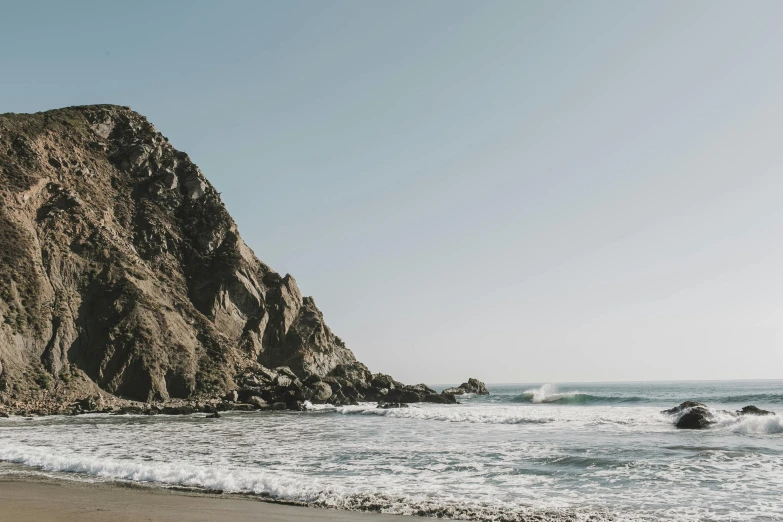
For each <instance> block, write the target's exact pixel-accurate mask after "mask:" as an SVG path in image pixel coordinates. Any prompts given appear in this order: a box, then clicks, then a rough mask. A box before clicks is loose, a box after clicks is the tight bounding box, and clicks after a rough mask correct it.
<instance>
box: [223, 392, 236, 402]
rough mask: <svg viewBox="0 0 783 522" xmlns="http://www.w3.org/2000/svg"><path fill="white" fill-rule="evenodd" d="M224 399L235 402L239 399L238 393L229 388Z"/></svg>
mask: <svg viewBox="0 0 783 522" xmlns="http://www.w3.org/2000/svg"><path fill="white" fill-rule="evenodd" d="M223 400H224V401H229V402H237V401H238V400H239V393H237V391H236V390H231V391H230V392H228V393H227V394H226V395H225V396H224V397H223Z"/></svg>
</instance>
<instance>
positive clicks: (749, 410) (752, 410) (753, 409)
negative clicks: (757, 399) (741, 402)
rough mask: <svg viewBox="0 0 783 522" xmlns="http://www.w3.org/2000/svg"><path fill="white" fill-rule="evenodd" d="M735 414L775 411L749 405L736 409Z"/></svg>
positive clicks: (769, 413)
mask: <svg viewBox="0 0 783 522" xmlns="http://www.w3.org/2000/svg"><path fill="white" fill-rule="evenodd" d="M737 415H775V413H774V412H771V411H767V410H762V409H761V408H758V407H756V406H753V405H750V406H745V407H743V408H742V409H741V410H738V411H737Z"/></svg>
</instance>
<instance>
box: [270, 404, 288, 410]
mask: <svg viewBox="0 0 783 522" xmlns="http://www.w3.org/2000/svg"><path fill="white" fill-rule="evenodd" d="M272 409H273V410H284V409H286V404H285V403H284V402H276V403H274V404H272Z"/></svg>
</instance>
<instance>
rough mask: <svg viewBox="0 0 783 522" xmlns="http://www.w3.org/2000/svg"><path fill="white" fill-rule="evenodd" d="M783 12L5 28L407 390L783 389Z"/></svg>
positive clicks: (630, 5) (75, 12)
mask: <svg viewBox="0 0 783 522" xmlns="http://www.w3.org/2000/svg"><path fill="white" fill-rule="evenodd" d="M781 27H783V2H777V1H775V2H763V1H754V2H747V3H745V2H720V1H704V2H700V1H689V2H679V1H678V2H667V1H655V2H646V3H644V2H627V1H625V0H623V1H617V2H608V1H594V2H565V1H562V2H545V1H541V2H523V1H511V2H500V1H495V2H475V1H471V2H462V1H454V0H448V1H434V0H429V1H427V2H415V1H407V2H404V1H402V2H385V3H381V2H366V1H360V2H321V1H308V2H296V1H293V2H288V1H287V2H260V1H252V2H241V1H233V2H197V1H187V2H135V3H133V4H128V3H120V2H98V1H96V2H67V3H66V2H50V3H43V2H34V1H30V2H24V3H23V2H0V78H1V79H0V112H36V111H41V110H46V109H51V108H57V107H62V106H68V105H79V104H92V103H116V104H123V105H129V106H131V107H132V108H133V109H135V110H137V111H139V112H141V113H142V114H144V115H146V116H147V117H148V118H149V119H150V121H152V122H153V123H154V124H155V125H156V126H157V127H158V129H159V130H160V131H161V132H163V133H164V134H165V135H166V136H168V137H169V139H170V140H171V141H172V143H173V144H174V145H175V146H176V147H177V148H179V149H181V150H184V151H186V152H188V153H189V154H190V156H191V157H192V158H193V160H194V161H195V162H196V163H197V164H198V165H199V166H200V167H201V168H202V170H203V171H204V172H205V173H206V175H207V177H208V178H209V179H210V181H211V182H212V183H213V184H214V185H215V186H216V187H217V189H218V190H219V191H221V192H222V194H223V199H224V200H225V202H226V205H227V207H228V209H229V211H230V212H231V213H232V215H233V216H234V217H235V219H236V221H237V222H238V224H239V227H240V231H241V233H242V235H243V237H244V238H245V240H246V242H247V243H248V244H249V245H250V246H251V247H252V248H253V249H254V250H255V252H256V254H257V255H258V256H259V257H260V258H261V259H262V260H264V261H265V262H266V263H268V264H270V265H271V266H272V267H273V268H275V269H276V270H277V271H279V272H282V273H285V272H290V273H291V274H293V275H294V276H295V277H296V278H297V281H298V282H299V286H300V288H301V289H302V291H303V293H304V294H305V295H313V296H314V297H315V299H316V302H317V303H318V305H319V307H320V308H321V309H322V310H323V311H324V314H325V315H326V318H327V322H328V323H329V324H330V325H331V327H332V328H333V330H335V332H336V333H338V335H340V336H341V337H343V338H344V339H345V340H346V342H347V343H348V345H349V346H350V347H351V348H352V349H353V350H354V352H355V353H356V355H357V356H358V357H359V358H360V359H361V360H363V361H365V362H366V363H368V364H369V366H370V367H371V369H373V371H384V372H388V373H391V374H393V375H395V376H396V377H398V378H400V379H402V380H405V381H426V382H429V383H436V382H458V381H462V380H464V379H465V378H467V377H468V376H476V377H479V378H481V379H483V380H486V381H488V382H530V381H555V382H562V381H586V380H636V379H713V378H715V379H718V378H781V377H783V241H782V239H783V203H782V202H783V197H782V196H783V175H781V174H782V173H781V170H783V146H782V145H781V143H782V142H783V65H782V64H781V63H782V62H781V57H783V31H781Z"/></svg>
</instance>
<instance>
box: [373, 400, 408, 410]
mask: <svg viewBox="0 0 783 522" xmlns="http://www.w3.org/2000/svg"><path fill="white" fill-rule="evenodd" d="M377 407H378V408H380V409H382V410H390V409H392V408H407V407H408V405H407V404H405V403H403V402H384V401H380V402H379V403H378V406H377Z"/></svg>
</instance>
